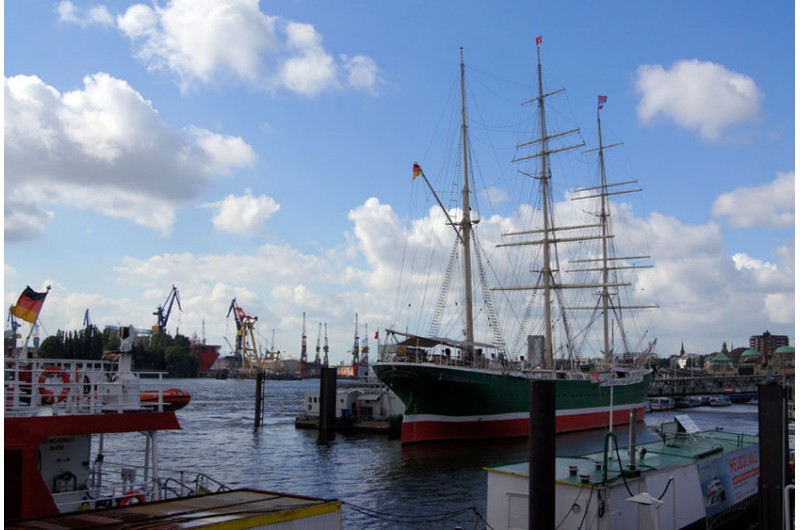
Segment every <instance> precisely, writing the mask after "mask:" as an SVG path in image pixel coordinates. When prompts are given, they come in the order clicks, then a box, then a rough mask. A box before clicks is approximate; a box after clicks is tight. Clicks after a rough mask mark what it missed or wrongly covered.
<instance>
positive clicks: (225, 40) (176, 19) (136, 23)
mask: <svg viewBox="0 0 800 530" xmlns="http://www.w3.org/2000/svg"><path fill="white" fill-rule="evenodd" d="M117 24H118V26H119V29H120V31H122V32H123V34H125V35H126V36H128V37H129V38H130V39H132V40H133V41H134V43H136V46H137V51H136V56H137V57H138V58H139V59H140V60H141V61H143V62H144V63H145V64H146V65H147V67H148V68H150V69H153V70H164V71H169V72H172V73H173V74H175V75H176V76H177V77H178V80H179V84H180V86H181V89H182V90H188V89H189V88H191V87H193V86H195V85H197V84H212V85H213V84H219V83H227V82H233V83H241V84H245V85H249V86H255V87H259V88H262V89H278V88H282V89H287V90H290V91H292V92H295V93H298V94H302V95H305V96H309V97H313V96H315V95H317V94H319V93H321V92H324V91H327V90H336V89H339V88H341V87H342V84H343V81H342V80H344V82H345V83H346V84H347V86H349V87H351V88H353V89H355V90H359V91H363V92H366V93H368V94H374V93H375V92H376V91H377V88H378V86H379V85H380V84H381V83H382V80H381V75H380V70H379V69H378V67H377V65H376V64H375V61H374V60H373V59H371V58H369V57H367V56H364V55H356V56H355V57H353V58H352V59H349V58H347V57H346V56H342V58H341V61H340V62H337V61H336V60H335V59H334V57H333V56H332V55H331V54H330V53H329V52H328V51H327V50H326V49H325V48H324V47H323V44H322V42H323V38H322V35H321V34H320V33H319V32H317V30H316V29H315V28H314V26H313V25H311V24H307V23H302V22H295V21H286V20H283V19H280V18H278V17H275V16H270V15H267V14H265V13H263V12H261V10H260V8H259V4H258V1H257V0H172V1H170V2H167V3H166V4H165V5H163V6H155V7H150V6H147V5H145V4H135V5H133V6H131V7H129V8H128V10H127V11H126V12H125V13H124V14H123V15H121V16H119V17H118V18H117ZM282 37H283V38H285V40H284V41H281V38H282Z"/></svg>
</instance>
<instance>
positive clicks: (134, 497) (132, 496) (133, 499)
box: [119, 490, 147, 506]
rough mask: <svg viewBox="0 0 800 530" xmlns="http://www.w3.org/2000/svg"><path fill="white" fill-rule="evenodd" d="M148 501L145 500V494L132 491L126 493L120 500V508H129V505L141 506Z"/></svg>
mask: <svg viewBox="0 0 800 530" xmlns="http://www.w3.org/2000/svg"><path fill="white" fill-rule="evenodd" d="M146 500H147V499H145V498H144V493H142V492H141V491H139V490H131V491H129V492H128V493H126V494H125V495H124V496H123V497H122V498H121V499H120V500H119V505H120V506H127V505H129V504H141V503H143V502H145V501H146Z"/></svg>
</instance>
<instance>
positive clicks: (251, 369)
mask: <svg viewBox="0 0 800 530" xmlns="http://www.w3.org/2000/svg"><path fill="white" fill-rule="evenodd" d="M231 313H233V318H234V321H235V322H236V349H235V355H236V357H237V358H238V359H239V360H241V362H242V370H244V372H245V373H246V374H247V375H250V376H254V375H256V374H257V373H258V372H262V371H264V369H265V361H264V359H262V358H261V357H260V356H259V354H258V344H257V342H256V334H255V325H256V322H257V321H258V317H257V316H251V315H248V314H247V313H245V311H244V309H242V308H241V307H240V306H239V305H238V304H237V303H236V298H234V299H233V300H231V306H230V308H229V309H228V315H227V316H226V317H225V318H228V317H230V316H231Z"/></svg>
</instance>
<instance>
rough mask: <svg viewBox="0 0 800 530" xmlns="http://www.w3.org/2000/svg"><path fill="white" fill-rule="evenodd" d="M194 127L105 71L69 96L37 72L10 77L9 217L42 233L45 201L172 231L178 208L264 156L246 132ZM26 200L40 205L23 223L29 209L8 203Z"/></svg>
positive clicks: (20, 227)
mask: <svg viewBox="0 0 800 530" xmlns="http://www.w3.org/2000/svg"><path fill="white" fill-rule="evenodd" d="M190 131H191V134H190V135H188V136H184V135H181V134H179V132H177V131H175V130H173V129H171V128H170V127H169V126H168V125H167V124H166V123H165V122H164V121H163V120H162V119H161V118H160V116H159V115H158V112H157V111H156V110H155V109H154V108H153V107H152V105H151V103H150V102H149V101H147V100H145V99H144V98H143V97H142V96H141V94H139V93H138V92H136V91H135V90H134V89H133V88H132V87H131V86H130V85H128V83H126V82H125V81H122V80H120V79H116V78H114V77H112V76H110V75H108V74H105V73H98V74H95V75H92V76H87V77H86V78H84V88H83V89H78V90H74V91H71V92H67V93H64V94H63V95H62V94H59V92H58V91H57V90H55V89H54V88H53V87H50V86H48V85H46V84H45V83H44V82H43V81H42V80H40V79H39V78H37V77H35V76H15V77H11V78H6V79H5V134H4V147H5V169H6V178H5V184H4V185H5V188H4V189H5V197H6V199H5V200H6V222H11V223H12V225H11V226H12V229H14V230H15V231H14V232H12V233H15V234H16V235H17V237H23V236H25V235H34V234H35V233H36V232H37V230H41V227H42V226H43V225H44V223H45V222H46V221H48V220H49V219H52V214H46V213H44V212H45V210H44V208H45V207H46V205H67V206H70V207H75V208H81V209H89V210H94V211H98V212H101V213H103V214H105V215H109V216H113V217H117V218H122V219H128V220H131V221H133V222H135V223H138V224H140V225H142V226H146V227H149V228H152V229H155V230H158V231H160V232H161V233H164V234H166V233H169V231H170V230H171V228H172V224H173V221H174V216H175V208H177V207H178V206H180V205H181V204H185V203H187V202H188V201H190V200H191V199H193V198H194V197H196V196H197V195H198V194H199V193H200V192H201V191H202V190H203V188H204V187H205V186H206V185H207V184H208V183H209V181H210V179H211V178H213V177H214V176H216V175H221V174H225V173H228V172H230V171H231V170H232V169H234V168H236V167H242V166H248V165H252V164H253V163H254V162H255V160H256V155H255V154H254V152H253V151H252V149H251V148H250V147H249V146H248V145H247V144H246V143H244V142H243V141H242V140H241V139H240V138H236V137H230V136H221V135H218V134H215V133H211V132H209V131H204V130H202V129H198V128H191V129H190ZM100 195H102V197H103V200H98V196H100ZM21 203H34V204H37V205H39V208H40V209H39V210H31V213H32V215H33V217H32V218H30V219H29V220H27V221H23V220H21V219H20V218H19V216H20V215H22V214H23V213H24V212H23V210H20V209H19V208H14V207H12V208H9V204H11V205H12V206H13V205H17V204H21ZM10 213H13V214H14V217H9V214H10ZM26 227H27V228H26Z"/></svg>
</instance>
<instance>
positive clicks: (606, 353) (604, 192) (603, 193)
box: [597, 104, 611, 365]
mask: <svg viewBox="0 0 800 530" xmlns="http://www.w3.org/2000/svg"><path fill="white" fill-rule="evenodd" d="M601 108H602V106H601V105H599V104H598V105H597V141H598V147H597V150H598V157H599V160H600V230H601V235H602V236H603V239H602V242H603V290H602V296H603V357H604V358H605V361H606V365H608V364H609V363H610V361H611V331H610V329H609V320H610V319H609V318H608V309H609V305H610V298H609V297H610V294H609V292H608V185H607V183H606V166H605V158H604V152H603V128H602V126H601V124H600V109H601Z"/></svg>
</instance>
